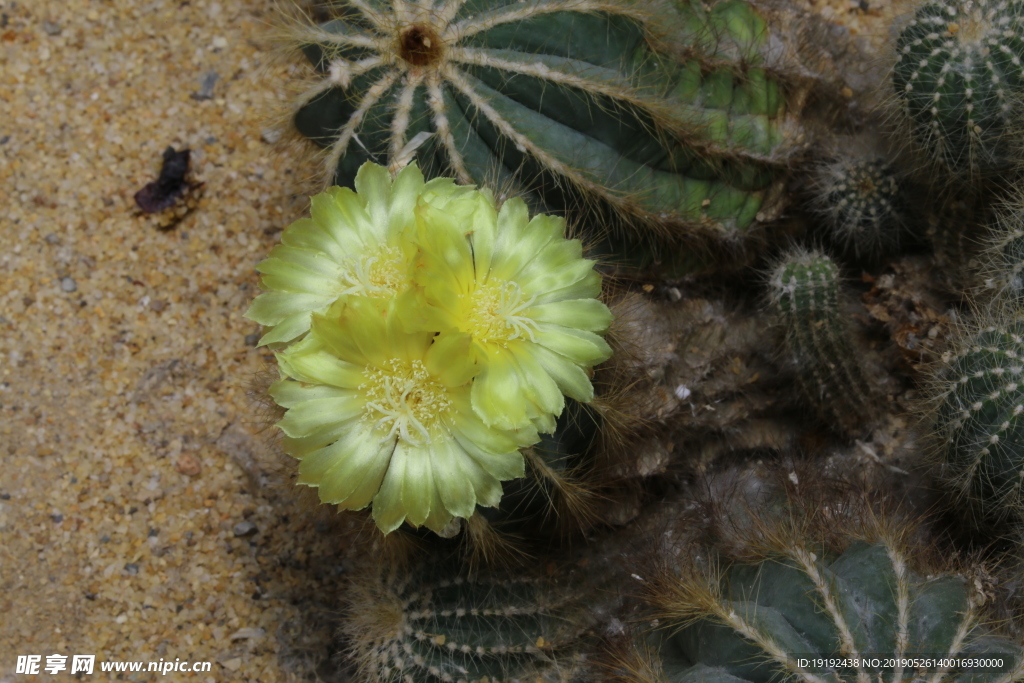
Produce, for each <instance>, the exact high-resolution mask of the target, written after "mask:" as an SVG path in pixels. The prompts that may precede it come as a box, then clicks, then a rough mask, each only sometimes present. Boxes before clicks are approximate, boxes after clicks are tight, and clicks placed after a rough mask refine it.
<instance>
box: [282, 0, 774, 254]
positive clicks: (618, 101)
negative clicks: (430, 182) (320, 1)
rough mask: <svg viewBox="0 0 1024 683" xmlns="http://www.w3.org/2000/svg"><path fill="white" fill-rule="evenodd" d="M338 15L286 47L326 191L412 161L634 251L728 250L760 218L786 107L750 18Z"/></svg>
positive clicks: (699, 13) (692, 10)
mask: <svg viewBox="0 0 1024 683" xmlns="http://www.w3.org/2000/svg"><path fill="white" fill-rule="evenodd" d="M336 4H337V5H338V18H337V19H334V20H332V21H329V22H327V23H325V24H322V25H320V26H315V27H314V26H308V25H305V26H303V27H301V28H298V29H297V30H296V32H295V37H296V42H297V43H298V44H299V45H300V46H301V47H302V48H303V49H304V51H305V53H306V56H307V57H308V58H309V60H310V61H311V62H312V63H313V66H314V67H315V68H316V74H315V75H314V76H313V79H312V83H311V86H310V87H309V88H308V89H307V90H306V91H304V92H303V93H302V96H301V97H300V99H299V100H298V101H297V102H296V109H295V123H296V126H297V128H298V129H299V131H300V132H302V133H303V134H304V135H306V136H307V137H309V138H311V139H313V140H314V141H316V142H317V143H318V144H320V145H322V146H324V147H326V148H327V150H328V152H327V154H326V155H325V156H324V162H325V166H324V171H325V175H326V176H327V177H332V178H333V179H334V180H335V181H336V182H337V183H338V184H342V185H346V184H349V183H350V181H351V177H352V176H353V174H354V172H355V169H357V168H358V167H359V165H360V164H362V163H363V161H365V160H366V159H368V158H374V159H379V160H383V159H387V164H388V165H389V166H392V167H393V168H397V167H400V166H401V165H403V164H405V163H408V162H409V161H410V160H412V159H413V158H416V159H418V161H419V164H420V166H421V167H422V168H424V170H425V172H426V173H427V174H428V175H446V174H451V175H454V176H455V177H457V178H458V179H459V180H460V181H461V182H463V183H472V184H477V185H489V186H492V187H494V186H497V187H508V186H515V185H519V186H526V187H528V189H531V190H537V191H538V192H539V193H540V195H542V201H543V202H544V203H545V204H547V205H548V206H550V207H552V208H558V207H562V208H564V207H566V206H577V207H578V205H579V203H580V202H582V203H583V204H592V203H595V202H596V203H597V204H598V205H601V206H603V207H604V208H610V209H611V210H612V212H613V213H614V214H615V215H617V216H619V217H620V218H621V219H623V220H624V224H628V225H643V226H645V227H646V228H647V229H649V230H650V231H653V232H650V231H649V232H648V233H647V235H646V239H647V241H649V239H650V238H651V237H652V236H654V235H659V236H661V237H665V236H668V233H669V232H677V231H682V232H690V233H692V232H694V231H696V232H698V233H708V234H715V235H723V234H726V235H727V234H735V233H736V232H738V231H743V230H746V229H747V228H749V227H750V226H751V225H752V224H754V223H756V222H757V221H758V220H760V219H759V218H758V216H759V215H761V216H763V215H764V214H765V213H766V211H767V212H768V213H771V211H773V210H774V209H770V205H771V204H772V203H774V202H775V200H776V199H778V190H779V188H780V187H781V185H780V182H781V172H782V170H783V167H784V166H785V159H786V157H787V155H788V152H787V151H786V148H787V147H788V146H789V145H788V144H787V137H788V136H787V135H785V134H784V133H783V130H784V129H785V128H786V126H784V125H783V119H784V118H785V117H786V115H787V111H786V100H785V96H784V91H783V88H781V87H780V84H779V82H778V79H777V77H776V75H775V73H776V72H775V71H774V68H776V67H778V66H779V65H778V64H771V65H769V63H768V62H769V59H768V57H767V56H766V55H767V54H768V50H767V45H768V44H769V43H768V39H769V36H768V29H767V24H766V22H765V20H764V18H763V17H762V16H761V14H760V13H759V10H757V9H755V6H754V5H753V4H749V3H747V2H744V1H741V0H728V1H721V2H711V3H707V4H706V3H699V2H678V3H675V4H669V3H665V4H661V3H653V4H652V3H633V2H622V3H619V2H605V1H599V0H537V1H534V0H530V1H529V2H520V3H509V2H506V1H505V0H483V1H479V2H461V1H459V0H436V1H428V2H419V1H416V0H395V2H394V3H387V4H386V5H381V6H380V7H377V6H376V5H370V4H367V3H363V2H357V1H356V0H347V1H346V2H339V3H336ZM676 40H678V41H680V42H683V41H685V42H683V44H682V45H680V46H679V48H685V52H686V54H687V55H688V58H687V60H683V62H682V63H680V58H679V57H678V56H676V55H673V54H671V52H672V51H673V50H674V49H675V48H672V49H669V47H667V45H668V41H676ZM680 51H682V50H680ZM770 67H771V68H770ZM641 241H644V240H641Z"/></svg>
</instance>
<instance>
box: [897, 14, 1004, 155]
mask: <svg viewBox="0 0 1024 683" xmlns="http://www.w3.org/2000/svg"><path fill="white" fill-rule="evenodd" d="M1022 22H1024V7H1022V5H1021V3H1020V2H1019V0H934V1H932V2H926V3H924V4H923V5H921V6H920V7H919V8H918V9H917V10H916V12H914V14H913V16H912V17H911V18H910V19H909V21H908V22H907V23H906V25H905V26H904V27H903V28H902V30H901V31H900V33H899V36H898V38H897V40H896V64H895V67H894V68H893V73H892V86H893V90H894V94H895V97H896V100H897V103H898V106H899V108H900V109H901V110H902V112H903V113H904V116H905V119H906V121H907V122H908V124H909V126H910V128H911V130H912V133H913V137H914V138H915V139H916V140H917V142H918V143H919V144H920V145H921V146H922V147H923V148H924V149H925V151H926V153H927V154H928V155H929V156H930V157H931V158H932V159H934V160H935V161H937V162H938V163H939V164H941V165H942V166H944V167H946V168H947V169H948V170H950V171H952V172H954V173H955V174H960V175H963V174H968V175H977V174H978V173H981V172H986V171H992V170H995V169H999V168H1002V167H1005V166H1006V165H1007V163H1008V162H1009V161H1010V154H1011V152H1012V147H1011V146H1010V145H1008V144H1007V132H1008V128H1009V126H1010V124H1011V120H1012V115H1013V111H1012V110H1013V101H1014V98H1015V97H1019V96H1020V94H1021V88H1022V86H1024V67H1022V65H1021V59H1022V58H1024V24H1022Z"/></svg>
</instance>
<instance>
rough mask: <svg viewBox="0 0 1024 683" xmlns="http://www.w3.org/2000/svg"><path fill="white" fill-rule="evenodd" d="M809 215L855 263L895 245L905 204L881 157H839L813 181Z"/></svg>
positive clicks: (899, 186) (898, 180) (897, 180)
mask: <svg viewBox="0 0 1024 683" xmlns="http://www.w3.org/2000/svg"><path fill="white" fill-rule="evenodd" d="M814 193H815V194H814V199H813V204H814V209H815V211H816V213H817V214H818V215H819V216H821V218H822V219H823V221H824V223H825V226H826V228H827V234H828V236H829V239H830V241H831V242H833V243H834V244H837V245H839V246H840V247H841V248H842V249H844V250H845V251H848V252H852V253H853V254H854V255H855V256H857V257H877V256H878V255H880V254H882V253H886V252H890V251H891V250H892V249H894V248H895V247H897V246H898V245H899V241H900V236H901V232H902V231H903V230H904V228H905V224H906V212H907V209H908V207H907V202H906V197H905V196H904V194H903V187H902V183H901V178H900V176H899V174H898V172H897V170H896V168H895V167H894V166H893V164H892V163H890V162H889V161H887V160H886V159H884V158H881V157H866V158H861V157H847V156H843V157H840V158H838V159H835V160H834V161H832V162H830V163H827V164H823V165H822V166H821V167H819V168H818V170H817V173H816V174H815V178H814Z"/></svg>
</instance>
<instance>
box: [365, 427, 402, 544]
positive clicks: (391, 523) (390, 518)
mask: <svg viewBox="0 0 1024 683" xmlns="http://www.w3.org/2000/svg"><path fill="white" fill-rule="evenodd" d="M408 461H409V454H408V451H407V449H406V448H398V447H396V448H395V452H394V453H393V454H392V456H391V463H390V464H389V465H388V471H387V473H385V475H384V481H383V482H382V483H381V485H380V490H379V491H377V495H376V496H374V497H373V520H374V521H375V522H376V523H377V528H378V529H380V530H381V531H383V532H384V533H385V534H389V533H391V532H392V531H394V530H395V529H397V528H398V527H400V526H401V525H402V522H404V521H405V505H404V504H403V503H402V487H403V486H404V484H405V477H406V474H405V468H406V466H407V465H408Z"/></svg>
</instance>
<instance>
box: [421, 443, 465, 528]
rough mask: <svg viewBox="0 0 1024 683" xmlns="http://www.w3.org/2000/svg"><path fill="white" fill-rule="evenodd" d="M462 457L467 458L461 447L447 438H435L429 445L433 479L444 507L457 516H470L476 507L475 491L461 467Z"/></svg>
mask: <svg viewBox="0 0 1024 683" xmlns="http://www.w3.org/2000/svg"><path fill="white" fill-rule="evenodd" d="M463 459H468V458H467V457H466V455H465V454H464V453H463V451H462V449H461V448H459V447H457V446H456V445H455V444H453V443H451V442H450V441H448V440H447V439H435V440H434V443H432V444H431V445H430V465H431V469H432V474H433V479H434V483H435V485H436V486H437V490H438V493H439V494H440V496H441V501H442V502H443V503H444V507H445V509H447V510H448V512H450V513H452V514H453V515H456V516H458V517H470V516H471V515H472V514H473V510H474V508H475V507H476V491H475V489H474V486H473V482H472V481H471V480H470V478H469V477H468V476H467V474H466V472H465V471H464V468H463V467H462V462H461V460H463ZM470 471H471V472H472V473H475V470H473V469H471V470H470Z"/></svg>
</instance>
